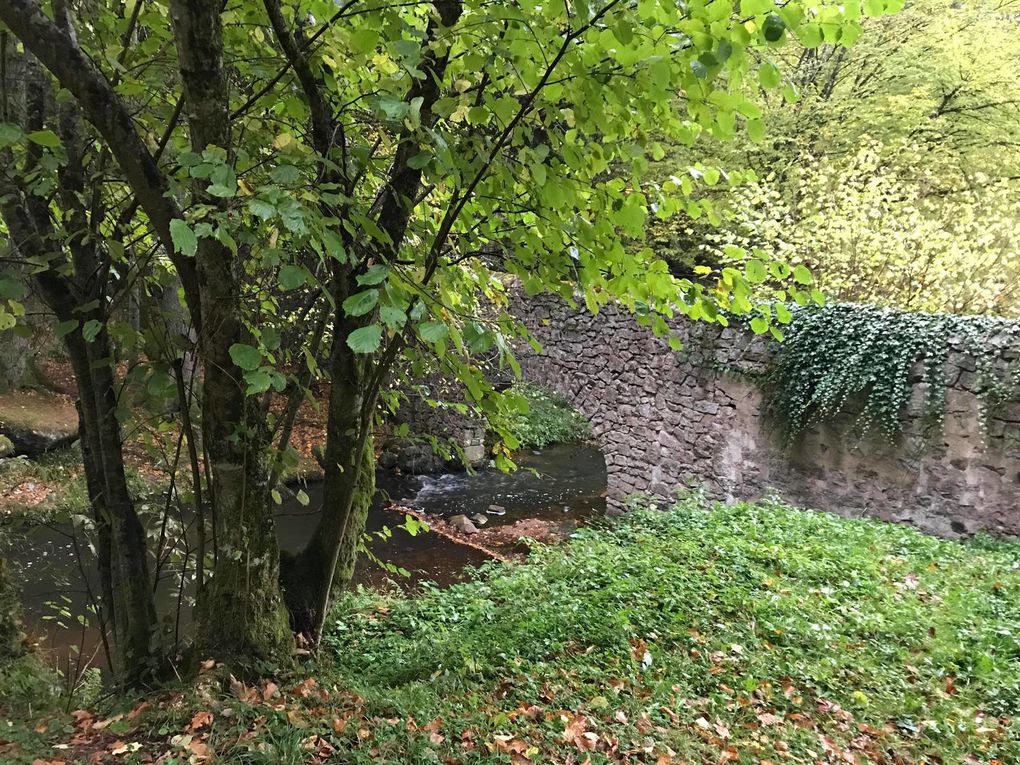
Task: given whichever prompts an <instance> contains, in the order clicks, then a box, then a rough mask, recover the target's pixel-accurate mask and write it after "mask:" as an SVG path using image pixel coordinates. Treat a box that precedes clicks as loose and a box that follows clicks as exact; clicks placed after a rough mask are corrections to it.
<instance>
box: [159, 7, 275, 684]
mask: <svg viewBox="0 0 1020 765" xmlns="http://www.w3.org/2000/svg"><path fill="white" fill-rule="evenodd" d="M220 7H221V6H220V4H219V3H209V2H206V1H205V0H172V2H171V3H170V15H171V19H172V21H173V26H174V39H175V41H176V44H177V55H178V59H179V66H180V71H181V80H182V83H183V89H184V93H183V97H184V99H185V103H186V105H187V114H188V124H189V127H190V131H191V145H192V149H193V150H194V151H195V152H197V153H201V152H203V151H204V150H206V149H207V148H209V147H219V148H221V149H224V150H227V151H228V152H229V150H230V143H231V140H230V139H231V136H230V114H229V93H228V88H227V79H226V74H225V72H224V71H223V63H222V61H223V36H222V28H221V23H220V15H219V14H220ZM194 193H195V196H196V198H197V199H198V200H199V201H201V202H202V203H203V204H205V205H208V206H210V207H211V208H214V209H217V210H219V211H220V212H222V213H225V212H226V202H225V200H223V199H219V198H216V197H212V196H210V195H208V194H207V193H206V192H205V190H204V184H201V183H197V184H196V185H195V188H194ZM196 260H197V264H198V283H199V293H200V295H201V311H202V319H203V320H202V325H201V328H200V330H199V352H200V355H201V358H202V363H203V369H204V377H203V383H202V413H203V419H202V431H203V437H204V443H205V448H206V451H207V454H208V457H209V463H210V466H211V470H212V486H211V491H210V494H211V500H212V507H213V513H214V517H215V520H214V522H215V523H216V526H217V528H218V529H219V533H218V540H217V541H218V551H217V553H218V554H217V558H216V566H215V570H214V572H213V576H212V579H211V581H210V582H209V584H208V587H206V588H203V590H202V591H201V592H200V593H199V635H198V647H199V651H200V653H202V654H203V655H210V656H217V657H221V658H229V659H234V660H235V661H240V662H241V663H243V664H251V665H255V664H257V663H259V662H279V661H283V660H286V659H287V658H289V656H290V654H291V653H292V649H293V640H292V638H291V635H290V631H289V629H288V620H287V614H286V611H285V609H284V604H283V598H282V593H281V589H280V583H279V547H278V544H277V540H276V529H275V525H274V518H273V512H274V508H273V505H272V502H271V500H270V493H269V479H270V461H269V434H268V432H267V429H266V424H265V420H264V417H262V415H261V413H260V412H259V411H258V408H257V402H256V401H255V400H253V399H249V398H247V397H246V396H245V393H244V390H245V383H244V380H243V376H244V372H243V370H241V369H240V368H238V367H237V366H236V365H235V364H234V362H233V360H232V359H231V356H230V348H231V346H233V345H234V344H235V343H245V342H250V341H251V338H250V336H249V335H248V333H247V330H246V328H245V326H244V322H243V321H242V316H243V304H242V294H241V288H242V283H241V276H242V275H241V263H240V258H239V257H238V256H235V255H234V253H233V252H232V251H231V250H230V249H229V248H227V247H226V246H225V245H223V244H221V243H220V242H219V241H217V240H215V239H212V238H209V237H205V238H202V239H201V240H200V241H199V246H198V252H197V256H196Z"/></svg>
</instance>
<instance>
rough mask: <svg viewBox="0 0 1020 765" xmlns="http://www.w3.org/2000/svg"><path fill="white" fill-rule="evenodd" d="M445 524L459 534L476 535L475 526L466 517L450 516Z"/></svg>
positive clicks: (459, 515)
mask: <svg viewBox="0 0 1020 765" xmlns="http://www.w3.org/2000/svg"><path fill="white" fill-rule="evenodd" d="M446 522H447V523H449V524H450V526H452V527H453V528H455V529H456V530H457V531H459V532H460V533H461V534H477V533H478V527H477V526H475V524H473V523H472V522H471V519H470V518H468V517H467V516H466V515H463V514H458V515H451V516H450V517H449V518H447V519H446Z"/></svg>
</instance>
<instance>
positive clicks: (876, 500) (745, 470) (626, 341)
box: [520, 297, 1020, 536]
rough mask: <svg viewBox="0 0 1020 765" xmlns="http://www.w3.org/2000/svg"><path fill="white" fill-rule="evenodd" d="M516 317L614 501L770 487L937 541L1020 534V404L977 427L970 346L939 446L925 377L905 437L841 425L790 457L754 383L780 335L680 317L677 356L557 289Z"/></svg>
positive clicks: (534, 360)
mask: <svg viewBox="0 0 1020 765" xmlns="http://www.w3.org/2000/svg"><path fill="white" fill-rule="evenodd" d="M520 318H521V319H522V320H523V321H524V322H525V324H526V325H527V326H529V328H530V329H531V330H532V332H533V333H534V334H535V336H536V337H537V339H538V340H539V341H540V342H541V343H542V345H543V353H542V354H533V353H528V354H527V355H526V356H525V357H524V358H522V360H521V361H522V367H523V370H524V376H525V378H526V379H528V380H531V381H534V382H536V383H539V384H542V385H544V386H545V387H547V388H550V389H552V390H554V391H558V392H560V393H562V394H563V395H564V396H566V397H567V398H568V399H569V400H570V401H571V402H573V404H574V405H575V406H576V407H577V408H578V409H579V410H580V411H581V412H583V413H584V415H585V416H586V417H587V418H588V419H589V420H590V422H591V425H592V429H593V432H594V435H595V438H596V439H597V442H598V444H599V445H600V447H601V448H602V450H603V453H604V454H605V459H606V466H607V469H608V479H609V492H610V496H611V497H613V498H617V499H619V498H623V497H625V496H627V495H629V494H632V493H635V492H643V493H648V494H652V495H657V496H662V497H670V496H673V495H674V494H675V492H676V490H677V488H678V487H683V486H687V485H691V484H695V485H699V486H702V487H704V488H705V490H706V491H707V492H708V494H709V495H710V496H713V497H716V498H719V499H724V500H728V501H733V500H737V499H757V498H760V497H762V496H763V495H766V494H769V493H774V494H776V495H778V496H779V497H781V498H782V499H783V500H785V501H787V502H789V503H791V504H795V505H800V506H803V507H810V508H818V509H822V510H829V511H833V512H837V513H839V514H842V515H847V516H872V517H876V518H882V519H885V520H889V521H899V522H906V523H911V524H913V525H915V526H917V527H919V528H921V529H923V530H924V531H927V532H930V533H934V534H939V535H942V536H957V535H962V534H971V533H974V532H978V531H986V532H991V533H995V534H1009V535H1017V534H1020V401H1011V402H1009V403H1007V404H1006V405H1005V406H1004V407H1001V408H1000V409H999V410H998V413H997V415H996V416H995V418H994V419H992V421H991V422H990V423H989V424H988V428H987V432H982V428H981V427H980V426H979V423H980V421H981V417H980V415H979V402H978V398H977V396H976V395H975V393H974V391H973V389H974V388H975V387H976V375H975V369H976V366H975V362H974V359H972V358H970V357H968V356H966V355H965V354H962V353H960V352H954V353H952V354H951V355H950V360H949V362H948V363H949V364H950V365H951V367H952V368H951V369H947V375H946V380H947V390H946V416H945V427H944V430H943V433H942V435H941V437H936V438H935V439H934V442H928V441H926V440H925V439H923V438H922V437H921V409H922V406H923V395H922V393H923V391H922V390H921V386H920V384H918V385H917V386H916V387H915V395H914V396H913V397H912V404H911V406H910V407H909V408H908V411H907V412H905V413H904V436H903V438H902V440H901V442H900V443H898V444H896V445H891V444H888V443H883V442H878V441H871V440H868V441H860V440H857V439H855V438H852V437H850V436H847V435H845V432H846V427H845V426H846V424H847V423H842V426H841V423H838V422H837V423H834V424H832V425H827V426H821V427H818V428H816V429H814V430H811V431H809V432H808V433H806V434H805V435H804V436H803V438H802V439H801V440H800V443H799V444H798V445H797V446H796V447H795V448H794V449H793V450H792V451H786V450H783V449H781V448H780V447H779V446H778V445H777V443H776V439H775V437H774V436H773V434H772V433H770V429H769V427H768V423H767V422H765V418H763V416H762V404H763V399H762V393H761V392H760V390H759V389H758V387H757V386H756V384H755V383H754V382H753V381H752V377H753V374H754V373H760V372H762V371H764V370H765V369H766V367H767V365H768V363H769V358H770V355H771V354H772V353H773V352H774V351H773V347H772V344H771V342H769V341H766V340H765V339H763V338H761V337H756V336H754V335H753V334H751V333H750V332H747V331H744V330H739V329H733V328H728V329H724V328H722V327H720V326H718V325H707V324H695V323H690V322H676V323H675V325H674V329H675V330H676V331H677V333H678V334H680V335H681V337H682V338H683V339H684V348H683V350H682V351H679V352H677V351H674V350H672V349H671V348H669V346H668V344H667V343H666V341H665V340H664V339H661V338H656V337H654V336H653V335H652V334H651V332H650V331H649V330H647V329H645V328H642V327H640V326H638V325H637V324H636V323H635V321H634V319H633V317H631V316H630V315H628V314H626V313H624V312H622V311H620V310H617V309H614V308H612V307H609V308H606V309H604V310H603V311H602V312H600V313H599V314H598V315H591V314H589V313H587V312H578V311H576V310H573V309H571V308H569V307H568V306H567V305H566V304H564V303H562V302H561V301H559V300H558V299H556V298H552V297H542V298H534V299H531V300H529V301H526V303H525V307H524V314H523V315H521V316H520ZM1017 350H1020V349H1017ZM1011 352H1012V351H1011ZM1017 355H1020V354H1017ZM849 417H850V416H849V415H848V419H849Z"/></svg>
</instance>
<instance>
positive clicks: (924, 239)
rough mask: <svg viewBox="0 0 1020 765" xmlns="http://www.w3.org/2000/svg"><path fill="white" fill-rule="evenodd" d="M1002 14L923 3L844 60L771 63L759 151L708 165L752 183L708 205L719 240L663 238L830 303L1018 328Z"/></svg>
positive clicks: (1012, 125) (1016, 56)
mask: <svg viewBox="0 0 1020 765" xmlns="http://www.w3.org/2000/svg"><path fill="white" fill-rule="evenodd" d="M1016 10H1017V6H1016V3H1012V2H1007V3H999V2H995V1H994V0H993V1H991V2H985V1H984V0H976V1H975V2H967V3H950V2H944V1H943V0H921V1H920V2H917V3H912V4H911V5H910V6H908V7H907V8H906V9H905V10H903V11H902V12H901V13H897V14H895V15H891V16H883V17H881V18H874V19H869V20H868V21H867V22H866V23H865V24H864V30H865V34H864V36H863V37H862V39H861V40H860V42H859V43H858V44H856V45H854V46H853V48H849V49H848V48H846V47H844V46H840V45H832V44H830V43H828V42H827V41H826V40H825V39H824V37H819V36H817V35H815V36H809V38H808V39H807V40H806V42H807V43H809V44H806V45H805V47H802V48H801V49H799V50H798V49H797V48H796V47H795V46H788V47H787V48H785V49H784V50H783V52H782V56H781V57H782V59H783V63H784V64H785V66H784V67H783V69H784V71H785V72H786V79H787V81H788V82H787V87H786V90H785V95H786V96H787V97H786V98H772V97H769V98H768V99H767V100H766V104H765V108H764V113H763V132H762V136H761V140H760V141H759V142H758V143H757V144H745V145H736V144H734V145H729V146H724V145H721V144H719V145H717V146H716V147H714V150H713V151H712V152H711V153H712V155H713V159H714V161H715V162H718V163H719V164H721V165H723V166H735V167H738V168H751V169H752V170H753V171H754V172H755V173H756V175H757V178H755V179H751V180H750V181H749V182H748V183H746V184H735V185H733V186H731V187H729V188H727V189H726V190H723V191H720V192H718V193H716V194H715V195H714V196H715V199H714V202H715V203H716V205H717V208H718V210H719V215H720V220H721V225H720V226H719V227H718V228H716V227H709V226H705V225H702V223H701V222H700V221H694V222H690V221H689V222H688V223H687V225H686V226H682V225H678V226H676V228H678V229H680V234H681V236H682V237H684V238H686V239H687V240H688V241H690V242H692V244H691V246H690V248H689V249H690V252H691V253H692V255H691V256H690V257H693V258H694V259H699V258H700V259H707V260H710V261H715V260H719V261H721V262H729V261H730V260H732V258H730V257H729V256H727V255H726V253H725V248H726V246H727V245H730V246H732V245H741V246H757V247H762V248H764V249H765V250H767V251H769V252H770V253H773V254H775V255H777V256H779V257H782V258H785V259H787V260H791V261H795V262H803V263H806V264H808V265H810V266H811V267H812V269H813V270H814V272H815V273H816V275H817V276H818V277H819V282H820V285H821V286H822V287H823V288H824V289H825V290H826V291H827V292H828V293H829V294H831V295H832V296H834V297H836V298H837V299H840V300H866V301H871V302H878V303H886V304H893V305H896V306H899V307H902V308H908V309H914V310H950V311H960V312H977V313H998V314H1006V315H1017V313H1018V312H1020V295H1018V293H1017V292H1016V290H1015V289H1014V285H1015V284H1016V282H1017V278H1018V276H1020V271H1018V269H1020V260H1018V259H1017V257H1016V251H1017V241H1016V235H1015V232H1014V228H1015V227H1014V226H1013V225H1012V223H1011V222H1012V221H1013V220H1014V219H1015V217H1016V214H1017V209H1016V202H1015V197H1016V194H1015V187H1016V182H1017V180H1018V179H1020V172H1018V170H1020V101H1018V99H1016V98H1015V97H1014V93H1013V91H1014V89H1015V88H1014V85H1013V83H1014V82H1015V81H1016V79H1017V77H1020V43H1018V41H1020V36H1018V35H1017V32H1018V31H1020V22H1018V20H1017V15H1016ZM776 77H778V74H777V73H772V72H769V73H768V78H769V79H770V80H774V78H776ZM701 157H704V155H703V154H702V155H701Z"/></svg>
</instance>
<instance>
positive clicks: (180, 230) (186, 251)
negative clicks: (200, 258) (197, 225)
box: [170, 218, 198, 258]
mask: <svg viewBox="0 0 1020 765" xmlns="http://www.w3.org/2000/svg"><path fill="white" fill-rule="evenodd" d="M170 238H171V239H173V243H174V249H175V250H177V252H179V253H181V254H182V255H184V256H186V257H189V258H193V257H195V253H196V252H197V251H198V237H197V236H195V232H194V231H192V230H191V227H190V226H189V225H188V224H187V223H186V222H185V221H183V220H181V219H180V218H174V219H173V220H172V221H170Z"/></svg>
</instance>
